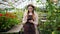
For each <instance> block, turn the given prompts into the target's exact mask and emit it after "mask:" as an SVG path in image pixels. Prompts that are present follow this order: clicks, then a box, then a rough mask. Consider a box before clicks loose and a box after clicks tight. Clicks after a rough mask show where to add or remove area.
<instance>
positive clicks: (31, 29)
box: [23, 4, 38, 34]
mask: <svg viewBox="0 0 60 34" xmlns="http://www.w3.org/2000/svg"><path fill="white" fill-rule="evenodd" d="M27 8H28V11H27V12H25V13H24V16H23V27H24V34H38V31H37V25H38V15H37V13H36V12H35V11H34V10H35V7H34V6H33V5H32V4H29V5H28V6H27Z"/></svg>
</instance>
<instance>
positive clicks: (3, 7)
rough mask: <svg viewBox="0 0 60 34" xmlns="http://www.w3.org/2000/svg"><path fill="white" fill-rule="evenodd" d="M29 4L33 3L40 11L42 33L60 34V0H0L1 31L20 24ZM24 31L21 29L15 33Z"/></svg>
mask: <svg viewBox="0 0 60 34" xmlns="http://www.w3.org/2000/svg"><path fill="white" fill-rule="evenodd" d="M28 4H33V5H34V6H35V9H36V10H35V11H36V12H37V13H38V16H39V24H38V30H39V33H40V34H60V0H0V32H8V31H9V30H11V29H12V28H13V27H14V26H16V25H20V24H21V23H22V18H23V14H24V12H25V11H27V5H28ZM19 27H21V26H19ZM14 28H16V27H14ZM17 28H18V27H17ZM18 30H19V29H18ZM12 31H13V29H12ZM14 31H15V30H14ZM22 32H23V30H22V29H21V30H19V32H16V33H15V34H18V33H21V34H23V33H22ZM2 34H14V32H12V33H2Z"/></svg>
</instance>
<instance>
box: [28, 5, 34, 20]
mask: <svg viewBox="0 0 60 34" xmlns="http://www.w3.org/2000/svg"><path fill="white" fill-rule="evenodd" d="M30 6H31V7H32V8H33V10H32V14H33V15H32V16H33V20H34V19H35V17H34V16H35V14H34V10H35V7H34V6H33V5H32V4H29V5H28V6H27V8H28V7H30ZM28 14H29V10H28V12H27V17H28Z"/></svg>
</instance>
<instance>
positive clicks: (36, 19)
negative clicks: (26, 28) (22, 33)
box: [33, 13, 38, 25]
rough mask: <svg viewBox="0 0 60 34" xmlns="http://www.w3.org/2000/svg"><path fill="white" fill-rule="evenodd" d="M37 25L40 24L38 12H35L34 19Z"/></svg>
mask: <svg viewBox="0 0 60 34" xmlns="http://www.w3.org/2000/svg"><path fill="white" fill-rule="evenodd" d="M33 23H34V24H35V25H38V14H37V13H35V20H34V21H33Z"/></svg>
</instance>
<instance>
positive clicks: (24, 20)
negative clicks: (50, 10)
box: [22, 12, 27, 24]
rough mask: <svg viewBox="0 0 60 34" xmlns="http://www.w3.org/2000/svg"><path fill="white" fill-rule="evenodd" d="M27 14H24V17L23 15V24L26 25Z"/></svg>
mask: <svg viewBox="0 0 60 34" xmlns="http://www.w3.org/2000/svg"><path fill="white" fill-rule="evenodd" d="M26 15H27V14H26V12H25V13H24V15H23V19H22V23H23V24H25V23H26V21H27V17H26Z"/></svg>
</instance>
